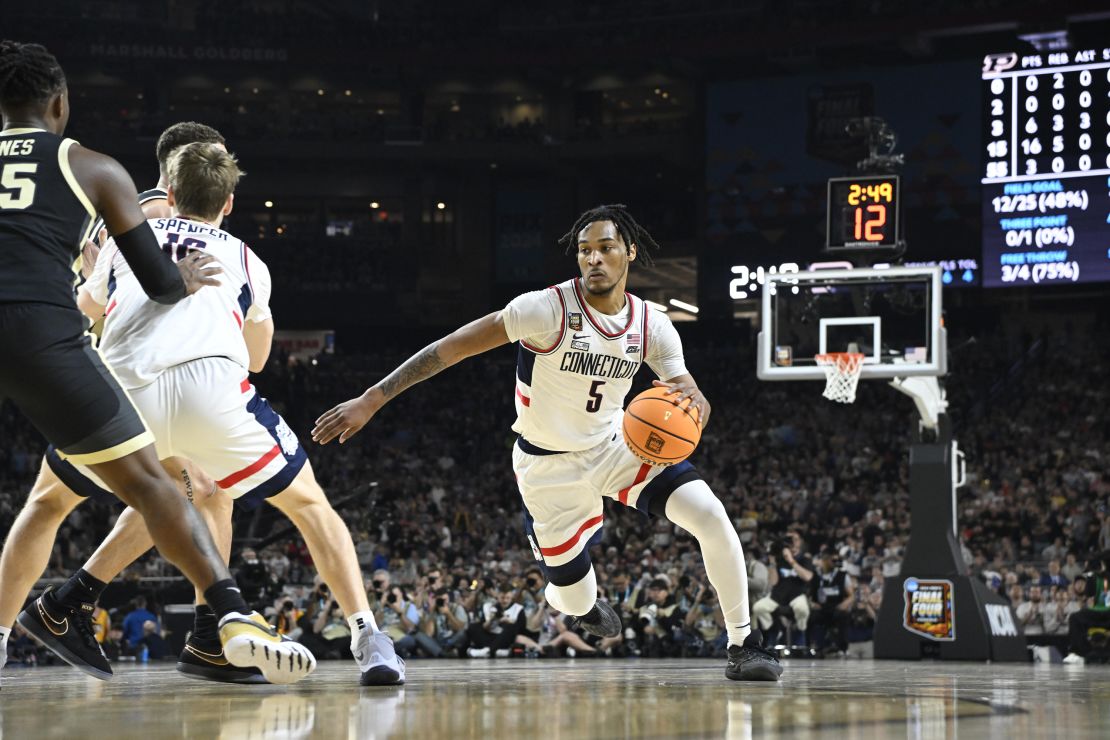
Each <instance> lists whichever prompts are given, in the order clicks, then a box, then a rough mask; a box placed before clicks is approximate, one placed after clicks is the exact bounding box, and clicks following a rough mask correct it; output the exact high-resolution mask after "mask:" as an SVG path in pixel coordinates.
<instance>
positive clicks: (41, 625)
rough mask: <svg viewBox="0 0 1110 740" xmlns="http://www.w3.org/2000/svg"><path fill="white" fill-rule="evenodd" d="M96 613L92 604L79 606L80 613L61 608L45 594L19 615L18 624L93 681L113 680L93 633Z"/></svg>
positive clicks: (52, 595)
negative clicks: (93, 616)
mask: <svg viewBox="0 0 1110 740" xmlns="http://www.w3.org/2000/svg"><path fill="white" fill-rule="evenodd" d="M95 609H96V605H95V604H82V605H81V608H80V609H70V608H67V607H64V606H62V605H61V604H59V603H58V600H57V599H56V598H54V594H53V593H52V592H51V591H50V590H47V591H46V592H45V593H43V595H42V596H40V597H38V598H37V599H35V601H34V603H32V604H31V605H30V606H29V607H27V608H26V609H24V610H23V611H21V612H20V613H19V616H18V617H17V620H18V621H19V623H20V625H22V626H23V629H25V630H27V631H28V632H30V633H31V637H33V638H35V640H37V641H38V642H40V643H42V644H43V645H45V646H46V647H47V648H49V649H50V651H51V652H53V653H54V654H55V655H57V656H58V657H59V658H61V659H62V660H64V661H65V662H67V663H69V664H70V665H71V666H73V667H74V668H77V669H79V670H82V671H84V672H85V673H87V674H89V675H90V676H92V677H93V678H99V679H101V680H106V679H109V678H111V677H112V666H111V665H109V663H108V658H107V657H106V656H105V655H104V651H103V650H102V649H101V647H100V643H99V642H97V641H96V635H95V633H94V632H93V625H92V615H93V611H94V610H95Z"/></svg>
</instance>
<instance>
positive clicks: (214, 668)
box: [177, 637, 269, 683]
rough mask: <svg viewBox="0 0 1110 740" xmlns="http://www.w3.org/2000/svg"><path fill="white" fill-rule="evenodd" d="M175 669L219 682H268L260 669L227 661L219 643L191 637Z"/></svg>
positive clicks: (194, 676)
mask: <svg viewBox="0 0 1110 740" xmlns="http://www.w3.org/2000/svg"><path fill="white" fill-rule="evenodd" d="M177 670H178V671H179V672H181V673H184V674H185V675H187V676H192V677H193V678H200V679H203V680H205V681H219V682H221V683H269V682H268V681H267V680H266V678H265V677H264V676H263V675H262V671H260V670H258V669H257V668H254V667H252V666H247V667H245V668H240V667H239V666H234V665H232V664H231V663H229V662H228V660H227V658H226V657H225V656H224V649H223V648H222V647H220V643H219V642H216V643H215V644H214V645H209V644H208V643H202V642H200V641H198V640H194V639H193V638H191V637H190V638H189V641H188V642H186V643H185V649H184V650H182V651H181V655H179V656H178V657H177Z"/></svg>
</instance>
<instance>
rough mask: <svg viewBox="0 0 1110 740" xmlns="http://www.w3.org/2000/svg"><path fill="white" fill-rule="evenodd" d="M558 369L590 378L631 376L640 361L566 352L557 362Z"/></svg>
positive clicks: (638, 367) (637, 368) (638, 366)
mask: <svg viewBox="0 0 1110 740" xmlns="http://www.w3.org/2000/svg"><path fill="white" fill-rule="evenodd" d="M559 369H560V370H562V371H563V372H568V373H578V374H579V375H589V376H590V377H592V378H632V377H633V376H634V375H635V374H636V371H637V370H639V369H640V363H639V361H636V362H632V361H630V360H626V359H624V358H623V357H613V356H612V355H595V354H590V353H588V352H567V353H566V354H564V355H563V359H562V361H560V363H559Z"/></svg>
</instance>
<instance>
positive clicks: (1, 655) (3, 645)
mask: <svg viewBox="0 0 1110 740" xmlns="http://www.w3.org/2000/svg"><path fill="white" fill-rule="evenodd" d="M7 664H8V641H7V640H4V641H3V642H0V671H2V670H4V666H5V665H7ZM2 684H3V682H2V681H0V685H2Z"/></svg>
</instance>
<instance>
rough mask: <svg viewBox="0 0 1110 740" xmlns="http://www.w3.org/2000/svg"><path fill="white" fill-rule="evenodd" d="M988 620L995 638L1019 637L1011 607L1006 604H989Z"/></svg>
mask: <svg viewBox="0 0 1110 740" xmlns="http://www.w3.org/2000/svg"><path fill="white" fill-rule="evenodd" d="M986 607H987V620H988V621H989V622H990V623H991V634H992V635H994V636H995V637H1017V626H1016V625H1015V624H1014V615H1013V614H1012V613H1011V612H1010V607H1008V606H1006V605H1005V604H987V605H986Z"/></svg>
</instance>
